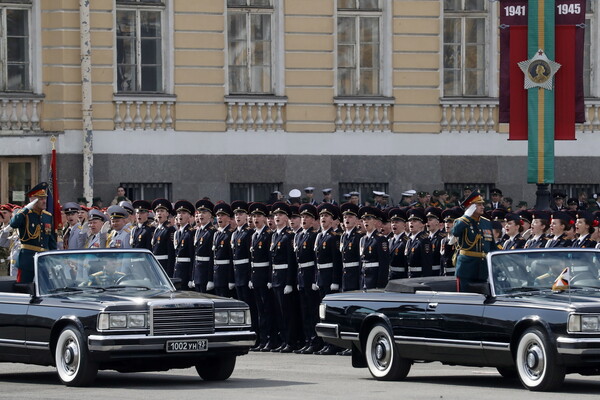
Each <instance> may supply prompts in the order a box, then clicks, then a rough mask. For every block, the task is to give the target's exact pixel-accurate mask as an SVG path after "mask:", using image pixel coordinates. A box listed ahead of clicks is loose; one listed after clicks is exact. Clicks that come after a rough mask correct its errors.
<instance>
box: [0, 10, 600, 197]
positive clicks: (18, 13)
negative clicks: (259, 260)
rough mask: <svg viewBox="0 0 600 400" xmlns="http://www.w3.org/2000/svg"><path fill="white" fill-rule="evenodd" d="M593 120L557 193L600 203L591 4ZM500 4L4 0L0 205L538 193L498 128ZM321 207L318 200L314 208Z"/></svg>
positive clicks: (599, 119) (599, 36) (561, 169)
mask: <svg viewBox="0 0 600 400" xmlns="http://www.w3.org/2000/svg"><path fill="white" fill-rule="evenodd" d="M587 3H588V4H587V5H588V9H587V15H586V42H585V43H586V45H585V63H584V64H585V65H584V70H585V91H586V111H587V120H586V122H585V123H583V124H579V125H578V126H577V140H576V141H572V142H557V143H556V185H554V187H555V188H561V189H563V190H565V191H567V192H568V194H569V195H576V193H577V192H579V191H582V190H583V191H587V192H588V193H590V194H591V193H596V192H600V185H599V184H600V170H598V169H596V168H594V165H595V161H596V160H597V149H598V146H599V145H600V139H599V138H600V136H599V135H600V76H599V72H600V46H599V42H600V21H599V19H600V16H599V15H598V14H600V9H599V6H598V4H597V2H596V1H590V0H588V2H587ZM499 7H500V5H499V2H497V1H494V2H491V1H483V0H209V1H188V0H127V1H125V0H94V1H90V2H87V1H83V0H82V1H78V0H52V1H47V0H44V1H41V0H12V1H5V0H0V9H1V12H2V14H1V18H2V21H1V29H2V37H1V41H2V43H0V53H1V54H0V58H1V64H2V72H1V74H2V76H1V77H0V143H1V146H0V187H1V190H0V202H14V203H18V202H20V201H23V200H24V199H23V193H24V192H25V191H26V190H27V189H28V188H29V187H30V186H31V185H32V184H35V182H36V181H38V180H46V179H47V174H48V169H49V168H48V165H49V161H50V151H51V141H50V138H51V137H52V136H55V137H56V138H57V141H56V149H57V152H58V172H59V184H60V191H61V200H62V201H63V202H64V201H68V200H72V199H75V198H78V197H82V196H85V197H87V199H88V201H91V197H101V198H102V199H104V204H107V203H109V202H110V200H111V199H112V198H113V196H114V194H115V189H116V187H117V186H118V185H124V186H125V187H126V188H127V189H128V197H130V198H146V199H150V200H151V199H153V198H155V197H168V198H169V199H171V200H173V201H174V200H177V199H180V198H187V199H189V200H192V201H195V200H196V199H198V198H200V197H203V196H208V197H210V198H211V199H213V200H219V199H223V200H227V201H229V200H234V199H237V198H245V199H247V200H256V201H260V200H265V199H266V198H265V197H266V196H267V195H268V193H270V192H271V191H273V190H275V189H277V190H280V191H282V192H284V193H287V191H288V190H290V189H292V188H303V187H305V186H314V187H316V188H317V191H318V190H319V189H320V188H329V187H331V188H333V189H334V196H335V197H336V198H339V197H340V196H341V194H342V193H345V192H348V191H352V190H359V191H361V193H362V195H363V197H366V196H368V195H369V194H370V191H371V190H383V191H385V192H387V193H390V194H391V195H392V198H393V199H395V200H399V198H400V193H401V192H403V191H406V190H408V189H415V190H428V191H431V190H433V189H443V188H446V189H451V190H455V189H458V188H460V187H461V186H464V185H465V184H475V185H478V186H479V187H480V188H482V190H484V191H486V190H489V189H490V188H492V187H494V186H497V187H500V188H502V189H503V191H504V194H505V195H508V196H510V197H512V198H513V199H515V200H528V201H530V204H531V202H533V199H534V198H535V189H536V188H535V185H528V184H527V183H526V178H527V171H526V168H527V156H526V155H527V143H526V142H521V141H511V142H509V141H508V140H507V139H508V126H507V125H506V124H499V123H498V91H499V82H498V81H499V73H498V66H499V30H500V29H501V27H500V26H499V18H498V14H499ZM316 197H317V198H318V197H319V194H317V196H316Z"/></svg>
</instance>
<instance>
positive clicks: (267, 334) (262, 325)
mask: <svg viewBox="0 0 600 400" xmlns="http://www.w3.org/2000/svg"><path fill="white" fill-rule="evenodd" d="M248 211H249V212H250V214H262V215H265V216H266V215H267V214H268V213H269V210H268V208H267V206H266V205H265V204H263V203H252V204H250V206H249V208H248ZM271 235H272V232H271V230H270V229H269V228H268V227H267V226H266V225H265V226H263V227H262V228H261V229H256V230H255V231H254V233H253V234H252V238H251V241H250V257H251V267H252V274H251V278H250V283H251V285H252V289H253V292H254V299H255V301H256V311H257V314H258V331H257V334H258V346H256V347H254V348H253V350H254V351H259V350H262V349H263V348H265V347H267V348H268V349H269V350H271V349H272V344H273V343H271V342H270V340H271V332H272V329H273V312H274V310H273V293H272V292H271V291H270V290H269V288H268V284H269V282H270V281H271V261H270V258H271V253H270V248H271Z"/></svg>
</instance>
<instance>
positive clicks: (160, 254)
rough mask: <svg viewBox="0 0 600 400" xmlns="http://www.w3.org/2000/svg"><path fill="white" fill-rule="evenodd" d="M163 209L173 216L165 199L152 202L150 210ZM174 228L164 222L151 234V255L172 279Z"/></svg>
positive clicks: (168, 202) (171, 208)
mask: <svg viewBox="0 0 600 400" xmlns="http://www.w3.org/2000/svg"><path fill="white" fill-rule="evenodd" d="M161 208H162V209H164V210H166V211H167V212H168V213H169V214H173V206H172V205H171V202H170V201H169V200H167V199H156V200H154V201H153V202H152V209H153V210H154V211H156V210H158V209H161ZM174 242H175V227H174V226H172V225H171V224H169V221H168V220H167V221H164V222H163V223H162V224H159V225H158V226H157V227H156V229H155V230H154V233H153V234H152V240H151V241H150V244H151V245H152V254H154V257H155V258H156V259H157V260H158V262H159V263H160V265H161V266H162V267H163V269H164V270H165V272H166V273H167V275H168V276H169V277H170V278H172V277H173V272H174V270H175V246H174Z"/></svg>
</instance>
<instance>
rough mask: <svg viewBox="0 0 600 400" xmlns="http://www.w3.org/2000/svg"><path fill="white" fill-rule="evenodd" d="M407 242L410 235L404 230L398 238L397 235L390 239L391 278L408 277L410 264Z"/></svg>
mask: <svg viewBox="0 0 600 400" xmlns="http://www.w3.org/2000/svg"><path fill="white" fill-rule="evenodd" d="M406 242H408V235H406V233H404V232H402V233H401V234H400V235H399V236H398V237H397V238H396V235H394V236H392V238H391V239H389V247H390V279H401V278H408V264H407V262H406V254H405V253H404V251H405V249H406Z"/></svg>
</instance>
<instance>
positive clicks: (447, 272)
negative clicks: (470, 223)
mask: <svg viewBox="0 0 600 400" xmlns="http://www.w3.org/2000/svg"><path fill="white" fill-rule="evenodd" d="M461 216H462V212H460V211H458V210H457V209H455V208H447V209H445V210H444V211H442V219H443V220H444V228H445V230H446V232H447V235H446V237H445V238H443V239H442V242H441V243H440V265H441V266H442V275H444V276H454V273H455V272H456V266H455V265H454V262H455V261H454V253H455V252H456V238H455V237H454V236H452V233H451V232H452V227H453V226H454V221H455V220H456V219H457V218H460V217H461Z"/></svg>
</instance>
